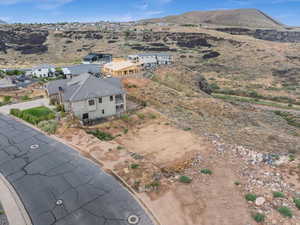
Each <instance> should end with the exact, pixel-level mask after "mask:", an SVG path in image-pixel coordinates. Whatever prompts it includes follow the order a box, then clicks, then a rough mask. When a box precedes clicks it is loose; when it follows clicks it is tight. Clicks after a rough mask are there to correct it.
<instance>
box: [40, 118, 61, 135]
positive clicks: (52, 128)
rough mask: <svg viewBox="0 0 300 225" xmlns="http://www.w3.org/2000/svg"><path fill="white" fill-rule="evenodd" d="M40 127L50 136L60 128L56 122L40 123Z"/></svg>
mask: <svg viewBox="0 0 300 225" xmlns="http://www.w3.org/2000/svg"><path fill="white" fill-rule="evenodd" d="M38 127H39V128H40V129H41V130H42V131H44V132H46V133H48V134H55V132H56V130H57V127H58V122H57V121H55V120H49V121H41V122H39V123H38Z"/></svg>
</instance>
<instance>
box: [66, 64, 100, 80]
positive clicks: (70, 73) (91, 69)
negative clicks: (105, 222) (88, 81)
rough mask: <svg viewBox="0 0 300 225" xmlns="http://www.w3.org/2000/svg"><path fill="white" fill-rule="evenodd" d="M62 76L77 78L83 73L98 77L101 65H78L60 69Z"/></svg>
mask: <svg viewBox="0 0 300 225" xmlns="http://www.w3.org/2000/svg"><path fill="white" fill-rule="evenodd" d="M62 71H63V74H64V75H66V77H67V78H72V77H75V76H79V75H80V74H83V73H90V74H93V75H100V72H101V65H99V64H78V65H72V66H66V67H62Z"/></svg>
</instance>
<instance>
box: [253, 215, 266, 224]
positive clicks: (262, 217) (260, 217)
mask: <svg viewBox="0 0 300 225" xmlns="http://www.w3.org/2000/svg"><path fill="white" fill-rule="evenodd" d="M252 218H253V219H254V220H255V221H256V222H258V223H261V222H264V221H265V215H264V214H262V213H255V214H253V215H252Z"/></svg>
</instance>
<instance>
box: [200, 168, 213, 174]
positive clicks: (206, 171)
mask: <svg viewBox="0 0 300 225" xmlns="http://www.w3.org/2000/svg"><path fill="white" fill-rule="evenodd" d="M200 172H201V173H203V174H208V175H211V174H212V171H211V170H210V169H202V170H200Z"/></svg>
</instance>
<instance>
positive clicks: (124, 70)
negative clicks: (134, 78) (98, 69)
mask: <svg viewBox="0 0 300 225" xmlns="http://www.w3.org/2000/svg"><path fill="white" fill-rule="evenodd" d="M141 70H142V66H141V64H140V63H135V62H132V61H130V60H124V59H114V60H113V61H112V62H110V63H107V64H105V65H104V66H103V69H102V71H103V73H105V74H107V75H112V76H116V77H122V76H126V75H130V74H136V73H139V72H141Z"/></svg>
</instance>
